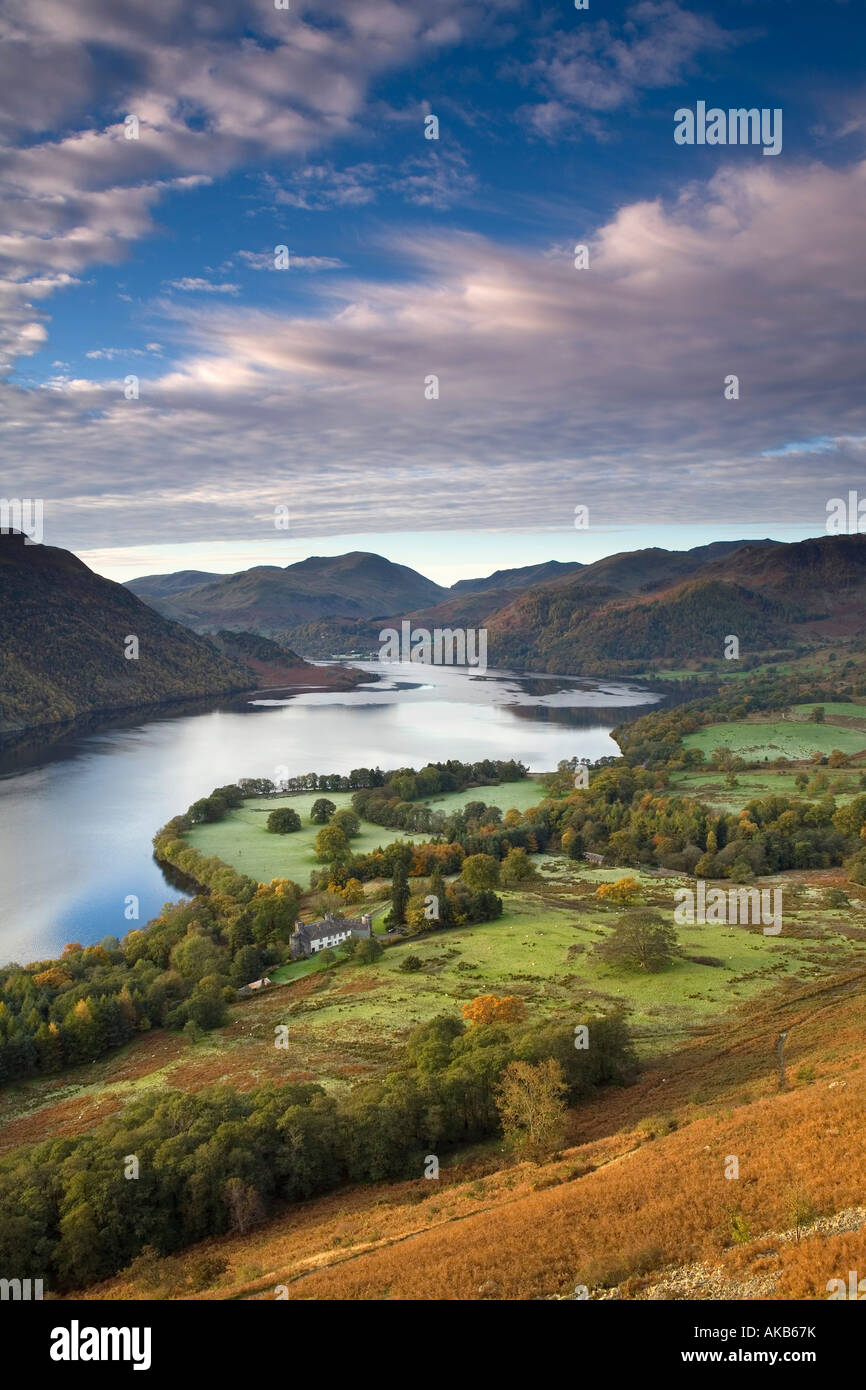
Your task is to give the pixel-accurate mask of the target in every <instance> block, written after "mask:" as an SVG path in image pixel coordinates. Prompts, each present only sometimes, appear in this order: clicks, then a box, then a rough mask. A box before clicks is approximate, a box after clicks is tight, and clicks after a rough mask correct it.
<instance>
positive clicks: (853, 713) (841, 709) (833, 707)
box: [791, 700, 866, 719]
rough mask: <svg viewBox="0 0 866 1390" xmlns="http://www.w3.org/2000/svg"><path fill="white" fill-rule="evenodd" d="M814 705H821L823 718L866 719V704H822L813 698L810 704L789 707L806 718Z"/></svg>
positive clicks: (832, 702) (838, 702)
mask: <svg viewBox="0 0 866 1390" xmlns="http://www.w3.org/2000/svg"><path fill="white" fill-rule="evenodd" d="M816 705H821V707H822V709H823V710H824V717H825V719H840V718H841V719H866V705H855V704H844V703H842V702H840V701H837V702H834V701H831V702H830V703H829V704H822V702H821V701H820V700H813V701H812V703H811V704H810V705H792V706H791V709H792V711H793V713H794V714H798V715H800V716H802V718H803V719H808V718H809V717H810V715H811V713H812V710H813V709H814V708H815V706H816Z"/></svg>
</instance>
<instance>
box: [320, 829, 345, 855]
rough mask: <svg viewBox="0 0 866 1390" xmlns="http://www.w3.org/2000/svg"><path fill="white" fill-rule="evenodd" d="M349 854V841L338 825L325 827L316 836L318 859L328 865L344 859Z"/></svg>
mask: <svg viewBox="0 0 866 1390" xmlns="http://www.w3.org/2000/svg"><path fill="white" fill-rule="evenodd" d="M348 852H349V841H348V840H347V839H346V837H345V835H344V834H343V832H342V830H341V829H340V827H339V826H338V825H326V826H324V827H323V828H322V829H321V830H320V831H319V833H318V835H317V836H316V857H317V858H318V859H322V860H324V861H325V862H326V863H332V862H333V861H334V860H335V859H343V858H344V857H345V856H346V855H347V854H348Z"/></svg>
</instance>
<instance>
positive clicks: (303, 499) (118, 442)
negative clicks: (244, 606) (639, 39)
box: [0, 164, 866, 546]
mask: <svg viewBox="0 0 866 1390" xmlns="http://www.w3.org/2000/svg"><path fill="white" fill-rule="evenodd" d="M864 217H866V164H857V165H852V166H850V167H848V168H828V167H825V166H823V165H820V164H811V165H808V166H787V167H786V168H784V169H781V170H767V169H765V168H764V167H763V166H762V165H750V166H741V165H734V166H726V167H723V168H722V169H721V170H720V171H719V172H718V173H717V174H716V175H715V176H714V177H713V179H712V180H711V181H710V182H709V183H708V184H694V185H690V186H688V187H687V188H685V189H684V190H683V191H682V193H681V194H680V195H679V196H678V197H676V198H674V199H672V200H670V201H663V200H661V199H655V200H646V201H640V202H633V203H631V204H628V205H626V206H624V207H623V208H621V209H620V211H619V212H618V213H617V214H616V216H615V217H613V218H611V219H610V220H609V221H608V222H606V223H605V224H604V225H601V226H599V227H598V228H596V229H595V230H594V231H593V230H592V229H591V228H587V229H586V231H585V233H584V234H583V235H582V236H581V238H580V239H581V240H583V241H585V242H586V243H587V244H588V246H589V248H590V265H589V268H588V269H585V270H577V269H575V268H574V264H573V246H572V245H571V244H569V245H562V246H554V247H550V248H548V249H547V253H546V254H543V253H542V252H541V251H540V250H538V251H533V250H527V249H521V248H517V247H515V246H513V245H507V246H506V245H501V244H498V243H497V242H495V241H493V240H491V239H489V238H486V237H482V236H477V235H460V234H455V233H453V232H442V233H438V234H434V233H433V232H429V231H428V232H427V233H426V234H420V233H419V232H418V231H417V229H416V230H415V231H414V232H413V233H412V234H411V235H409V234H406V235H405V236H404V237H402V238H396V239H395V240H394V241H393V243H392V244H391V246H390V248H389V250H390V256H391V261H392V263H393V265H394V267H395V270H397V271H399V277H398V278H393V279H390V280H387V281H383V280H381V279H373V278H370V279H367V278H357V277H352V276H350V275H348V274H341V273H336V274H334V275H331V276H328V277H324V278H322V279H321V280H314V281H313V282H311V283H312V287H313V289H314V299H313V307H312V308H310V309H307V310H305V311H304V312H302V313H299V312H297V311H296V310H294V311H293V310H292V309H291V308H289V307H286V308H273V309H271V310H269V311H265V310H262V309H255V310H253V309H249V308H247V307H244V306H243V305H241V304H234V303H227V302H223V303H213V302H211V303H197V302H196V301H195V299H194V297H190V298H189V299H188V300H181V299H178V300H167V301H165V303H164V304H163V305H162V308H161V312H162V313H163V314H164V316H165V319H166V324H167V326H169V327H170V331H171V334H172V340H173V341H174V342H175V343H176V344H178V350H177V352H176V354H175V359H174V361H173V364H172V366H171V367H170V368H169V369H168V370H166V371H163V372H162V373H161V374H160V373H155V374H153V375H145V374H142V376H141V389H140V398H139V399H138V400H137V401H126V400H124V398H123V392H122V381H121V379H118V380H117V381H116V382H110V383H91V384H90V387H89V389H87V390H85V388H84V387H83V386H82V385H81V384H80V383H75V385H74V389H69V390H67V391H64V390H62V389H61V390H55V391H52V392H48V393H45V392H43V393H35V392H26V391H21V390H13V389H11V388H8V387H7V388H6V389H5V391H2V393H0V419H5V420H6V424H5V425H0V447H2V449H3V454H4V459H5V463H6V467H5V470H4V472H5V474H6V475H7V476H10V477H12V478H14V477H15V476H19V474H20V473H24V474H26V477H27V479H28V488H27V489H24V490H23V491H22V495H36V496H44V497H45V498H46V499H48V498H51V499H53V501H52V503H51V506H50V507H47V509H46V537H47V538H48V539H49V541H50V542H51V543H58V544H73V543H77V544H87V545H89V546H99V545H104V544H105V542H106V538H107V537H110V538H113V537H114V536H115V535H116V534H117V528H119V527H121V526H122V527H123V532H122V534H123V535H128V537H129V543H130V544H147V543H150V542H152V541H154V540H156V539H158V538H159V537H160V536H162V535H164V529H165V519H166V515H170V517H171V532H172V538H173V540H175V541H178V542H180V541H184V540H188V541H194V540H198V539H203V538H208V539H214V540H218V539H220V538H221V537H223V536H233V537H237V538H242V539H245V540H246V539H251V538H254V537H255V536H256V535H257V534H261V527H262V525H263V523H262V520H261V518H262V516H263V515H267V513H268V507H267V506H266V503H269V505H270V509H271V513H270V514H271V515H272V508H273V506H274V505H276V504H277V503H279V502H286V501H290V502H291V507H292V517H293V526H294V527H296V528H297V533H298V534H299V535H300V534H347V533H357V532H362V531H364V530H365V529H376V530H379V531H381V530H387V529H389V527H392V528H395V529H401V530H409V529H422V530H423V529H429V530H437V529H451V530H459V529H463V528H465V529H472V530H479V529H503V528H507V527H509V526H513V527H525V526H532V527H537V528H545V527H549V528H560V529H561V528H562V527H563V526H565V527H568V525H569V523H570V518H571V516H572V514H573V508H574V506H575V505H577V504H578V503H580V504H585V505H588V506H589V507H590V517H591V522H592V524H593V525H594V526H605V525H606V526H622V525H626V524H629V523H636V522H641V523H644V524H646V523H651V522H652V521H654V520H657V521H659V522H660V523H661V522H663V521H668V520H669V519H670V518H671V516H677V517H679V518H681V519H682V520H683V521H684V522H685V521H688V522H692V523H696V522H707V523H712V524H717V523H722V522H731V523H736V522H742V523H743V524H745V523H746V522H748V523H750V524H759V523H761V522H763V521H766V523H767V524H770V523H773V524H776V523H782V522H794V521H796V522H807V521H809V520H810V519H811V520H812V521H814V523H815V524H816V525H818V526H821V525H823V520H824V517H825V501H826V498H827V497H829V496H833V495H839V490H840V489H842V490H843V491H844V489H845V488H846V487H847V486H849V485H855V483H856V479H857V478H858V477H862V470H863V466H864V464H866V446H864V442H863V441H864V436H866V419H864V406H863V402H862V389H861V383H862V377H863V373H864V369H866V348H864V345H863V339H862V334H861V331H860V324H861V322H862V314H863V307H864V298H866V289H864V286H863V282H862V276H861V273H860V271H861V242H862V226H863V222H864ZM816 228H820V235H816V230H815V229H816ZM730 373H735V374H737V375H738V376H739V379H740V399H739V400H738V401H727V400H725V399H724V380H725V377H726V376H727V375H728V374H730ZM431 375H436V376H437V377H438V379H439V398H438V399H437V400H428V399H426V398H425V381H426V380H427V379H428V378H429V376H431ZM37 396H38V403H37V401H36V399H35V398H36V397H37ZM828 440H830V441H831V442H832V443H831V447H829V448H828V447H827V444H826V441H828ZM791 441H806V445H805V446H804V447H803V449H802V452H795V451H793V450H789V451H786V452H785V453H784V454H783V455H779V456H778V457H777V458H776V459H775V460H774V459H773V458H771V457H768V456H767V455H768V453H772V451H779V450H781V449H783V448H784V446H785V445H788V444H790V443H791ZM809 441H813V447H811V448H810V447H809V444H808V442H809ZM359 480H363V482H362V483H361V482H360V481H359ZM852 480H853V482H852ZM9 486H10V488H11V483H10V485H9ZM12 490H13V491H14V489H12ZM52 518H53V520H52ZM50 527H53V529H49V528H50Z"/></svg>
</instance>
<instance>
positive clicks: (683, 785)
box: [670, 767, 863, 811]
mask: <svg viewBox="0 0 866 1390" xmlns="http://www.w3.org/2000/svg"><path fill="white" fill-rule="evenodd" d="M818 770H819V771H821V772H823V773H824V774H825V775H826V777H827V782H828V790H829V791H830V792H831V793H832V795H833V796H835V798H836V801H837V804H838V805H844V803H845V802H846V801H850V800H851V799H852V797H855V796H859V795H860V792H861V791H862V787H861V785H860V778H861V777H862V775H863V771H862V768H849V769H846V768H820V769H818ZM796 776H797V774H796V772H793V771H792V772H787V771H784V770H782V769H776V768H769V767H768V768H767V769H766V770H763V771H757V772H738V773H737V786H736V787H729V786H728V785H727V784H726V782H725V773H724V772H710V771H707V772H675V773H672V774H671V779H670V788H671V791H673V792H677V793H679V794H680V795H682V796H693V797H695V798H696V799H697V800H698V801H705V802H706V803H707V804H708V805H710V806H713V807H714V808H716V809H717V810H720V811H740V810H742V808H743V807H744V806H745V805H746V804H747V803H748V802H749V801H753V800H754V799H755V798H760V797H767V796H797V797H802V799H803V800H804V801H815V800H818V799H820V797H821V796H824V795H826V793H825V792H820V793H818V794H817V796H814V797H813V796H809V795H807V794H806V793H805V792H801V791H800V789H799V788H798V787H797V785H796ZM810 776H811V774H810Z"/></svg>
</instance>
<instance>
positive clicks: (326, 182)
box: [262, 162, 379, 212]
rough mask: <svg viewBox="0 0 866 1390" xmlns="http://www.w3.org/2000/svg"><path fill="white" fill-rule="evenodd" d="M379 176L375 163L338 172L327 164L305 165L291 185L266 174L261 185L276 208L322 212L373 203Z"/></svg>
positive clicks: (295, 175) (296, 174)
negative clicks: (328, 209)
mask: <svg viewBox="0 0 866 1390" xmlns="http://www.w3.org/2000/svg"><path fill="white" fill-rule="evenodd" d="M378 177H379V171H378V168H377V166H376V165H375V164H353V165H350V166H349V168H347V169H335V168H334V165H333V164H331V163H327V162H326V163H322V164H307V165H305V166H304V168H302V169H299V170H298V171H297V172H296V173H295V174H294V175H293V176H292V178H291V180H290V182H289V183H288V184H285V183H281V182H280V181H279V180H277V179H276V178H275V177H274V176H273V175H272V174H266V175H264V177H263V179H262V185H263V188H264V189H265V192H266V195H267V197H268V198H269V200H270V202H271V203H272V204H273V206H274V207H291V208H303V209H304V211H305V212H321V211H323V210H324V209H326V208H335V207H363V206H364V205H365V204H366V203H371V202H373V200H374V199H375V197H376V186H375V185H376V182H377V181H378Z"/></svg>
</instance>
